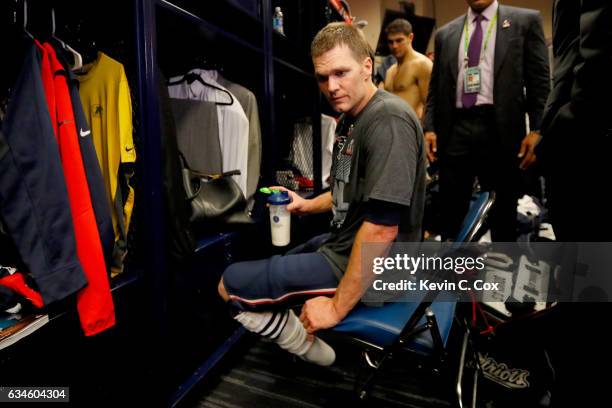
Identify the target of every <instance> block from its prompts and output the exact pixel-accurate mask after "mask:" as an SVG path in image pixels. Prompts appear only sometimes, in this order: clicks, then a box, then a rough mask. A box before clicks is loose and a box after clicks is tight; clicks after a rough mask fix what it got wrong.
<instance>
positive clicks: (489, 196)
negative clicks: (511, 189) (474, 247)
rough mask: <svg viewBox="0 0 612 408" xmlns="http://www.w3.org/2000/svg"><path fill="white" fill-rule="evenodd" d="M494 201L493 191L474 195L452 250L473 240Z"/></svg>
mask: <svg viewBox="0 0 612 408" xmlns="http://www.w3.org/2000/svg"><path fill="white" fill-rule="evenodd" d="M494 201H495V193H494V192H493V191H480V192H478V193H476V194H475V195H474V197H473V198H472V202H471V203H470V209H469V210H468V213H467V215H466V216H465V218H464V219H463V224H461V229H460V230H459V234H457V237H456V239H455V245H453V248H456V247H459V246H460V244H462V243H464V242H471V241H472V240H473V239H474V237H475V236H476V234H477V233H478V231H479V230H480V228H482V225H483V224H484V221H485V218H486V216H487V214H488V213H489V211H490V210H491V207H492V206H493V202H494Z"/></svg>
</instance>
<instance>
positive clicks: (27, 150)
mask: <svg viewBox="0 0 612 408" xmlns="http://www.w3.org/2000/svg"><path fill="white" fill-rule="evenodd" d="M40 72H41V66H40V56H39V54H38V50H37V49H36V46H35V45H34V44H33V43H32V44H31V46H30V47H29V49H28V51H27V52H26V56H25V61H24V65H23V68H22V70H21V72H20V75H19V78H18V80H17V83H16V84H15V87H14V89H13V93H12V94H11V100H10V103H9V106H8V108H7V113H6V116H5V118H4V121H3V122H2V131H1V132H0V212H1V214H2V218H3V219H4V221H5V224H6V227H7V229H8V232H9V233H10V235H11V236H12V237H13V240H14V241H15V244H16V246H17V248H18V249H19V253H20V254H21V258H22V259H23V261H24V263H25V264H26V265H27V267H28V268H29V270H30V272H31V273H32V275H33V276H34V280H35V281H36V284H37V285H38V288H39V290H40V293H41V295H42V298H43V301H44V302H45V304H49V303H51V302H53V301H55V300H59V299H63V298H65V297H66V296H68V295H70V294H72V293H74V292H76V291H77V290H79V289H81V288H82V287H83V286H84V285H86V283H87V279H86V277H85V275H84V273H83V270H82V267H81V264H80V262H79V260H78V258H77V253H76V241H75V237H74V227H73V224H72V216H71V214H70V204H69V202H68V193H67V190H66V183H65V181H64V173H63V170H62V164H61V162H60V157H59V149H58V146H57V142H56V140H55V136H54V133H53V125H52V123H51V117H50V115H49V110H48V108H47V104H46V100H45V92H44V89H43V84H42V79H41V74H40ZM2 146H3V147H2Z"/></svg>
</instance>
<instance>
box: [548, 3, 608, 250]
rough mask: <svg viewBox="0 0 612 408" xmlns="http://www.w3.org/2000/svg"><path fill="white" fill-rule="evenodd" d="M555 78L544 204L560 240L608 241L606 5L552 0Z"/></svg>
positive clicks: (549, 117)
mask: <svg viewBox="0 0 612 408" xmlns="http://www.w3.org/2000/svg"><path fill="white" fill-rule="evenodd" d="M553 15H554V17H553V31H554V33H553V51H554V57H555V59H554V82H553V88H552V92H551V93H550V97H549V99H548V102H547V105H546V109H545V113H544V119H543V121H542V135H543V139H542V142H541V143H540V145H539V146H538V149H537V151H538V154H539V155H541V156H542V158H543V162H542V163H543V165H544V170H545V173H546V186H547V189H548V195H549V208H550V212H551V217H552V221H553V228H554V230H555V234H556V236H557V239H558V240H559V241H567V242H570V241H612V216H611V215H610V211H609V208H610V204H609V202H607V200H602V199H601V197H600V195H599V193H598V192H599V191H601V190H602V189H604V188H605V189H609V187H608V185H609V179H608V178H607V177H606V176H605V175H606V174H607V173H608V172H609V164H608V163H607V162H608V161H609V159H608V157H609V155H610V151H611V150H610V149H611V147H612V143H611V141H612V107H611V104H610V97H611V95H612V4H611V3H610V1H609V0H582V1H575V0H569V1H565V0H557V1H556V2H555V6H554V14H553Z"/></svg>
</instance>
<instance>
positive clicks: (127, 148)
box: [125, 146, 134, 152]
mask: <svg viewBox="0 0 612 408" xmlns="http://www.w3.org/2000/svg"><path fill="white" fill-rule="evenodd" d="M132 150H134V146H132V147H126V148H125V151H126V152H131V151H132Z"/></svg>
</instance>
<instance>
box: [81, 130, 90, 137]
mask: <svg viewBox="0 0 612 408" xmlns="http://www.w3.org/2000/svg"><path fill="white" fill-rule="evenodd" d="M79 133H80V134H81V137H85V136H89V135H90V134H91V130H88V131H84V130H83V129H79Z"/></svg>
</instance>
